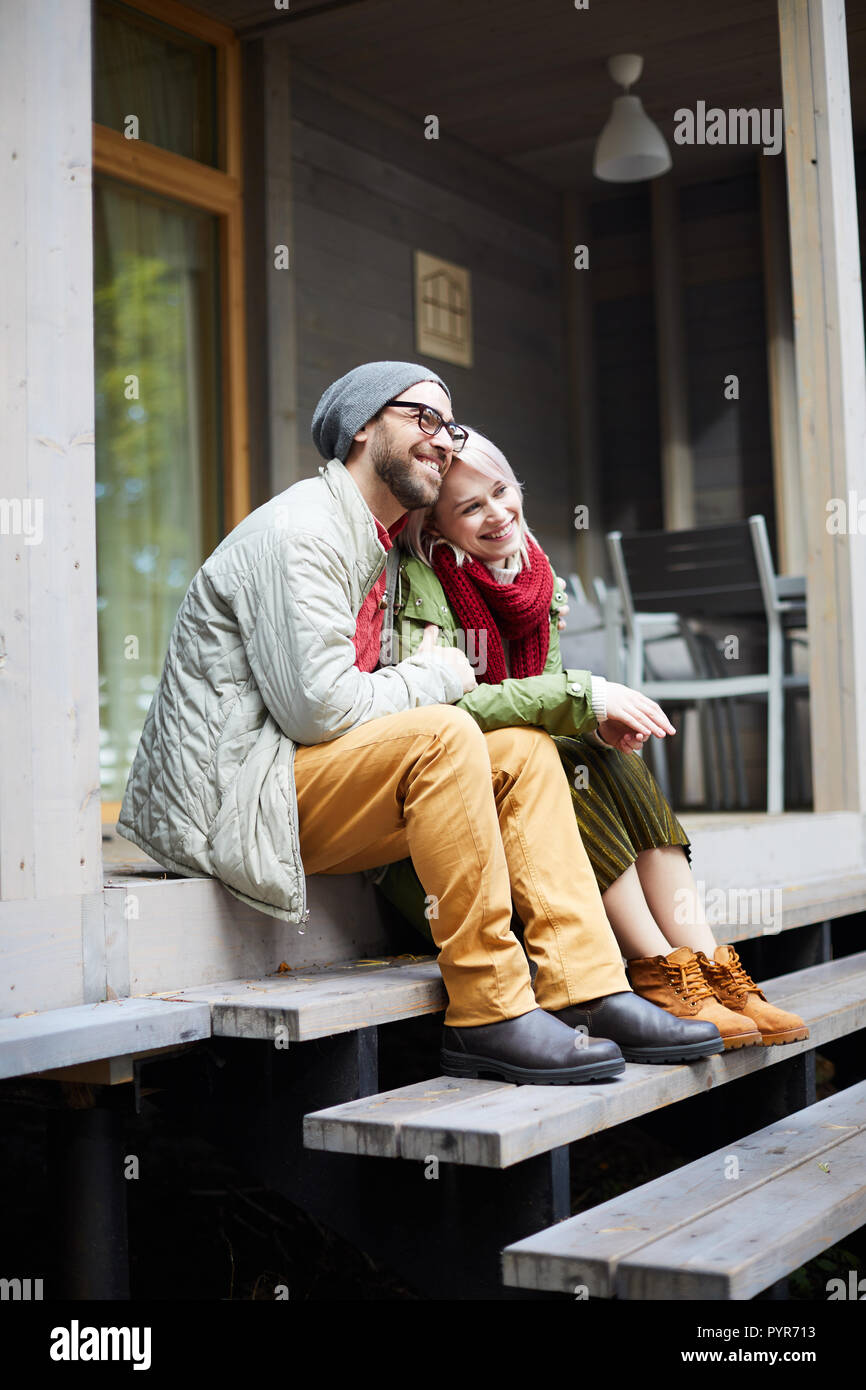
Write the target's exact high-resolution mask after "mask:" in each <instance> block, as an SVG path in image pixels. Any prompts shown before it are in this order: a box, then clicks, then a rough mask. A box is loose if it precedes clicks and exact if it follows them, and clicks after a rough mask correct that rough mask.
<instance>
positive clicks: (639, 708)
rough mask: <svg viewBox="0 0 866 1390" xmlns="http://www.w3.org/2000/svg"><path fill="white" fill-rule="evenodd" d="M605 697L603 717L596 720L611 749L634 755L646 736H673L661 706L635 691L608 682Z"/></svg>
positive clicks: (669, 722) (600, 734)
mask: <svg viewBox="0 0 866 1390" xmlns="http://www.w3.org/2000/svg"><path fill="white" fill-rule="evenodd" d="M605 694H606V696H607V718H606V719H602V720H600V721H599V725H598V733H599V736H600V737H601V738H602V739H604V741H605V743H609V744H610V745H611V746H612V747H613V748H619V749H620V750H621V751H622V752H623V753H634V752H635V751H636V750H637V749H638V748H640V747H641V746H642V745H643V744H644V743H645V742H646V740H647V739H648V738H649V736H650V734H655V736H656V738H665V737H666V736H667V735H668V734H675V733H676V729H675V728H674V726H673V724H672V723H671V721H670V720H669V719H668V717H667V715H666V714H665V712H664V710H663V709H662V707H661V705H657V704H656V702H655V700H651V699H650V698H649V696H648V695H641V693H640V691H639V690H630V689H629V687H628V686H627V685H617V684H616V682H615V681H608V682H607V685H606V688H605Z"/></svg>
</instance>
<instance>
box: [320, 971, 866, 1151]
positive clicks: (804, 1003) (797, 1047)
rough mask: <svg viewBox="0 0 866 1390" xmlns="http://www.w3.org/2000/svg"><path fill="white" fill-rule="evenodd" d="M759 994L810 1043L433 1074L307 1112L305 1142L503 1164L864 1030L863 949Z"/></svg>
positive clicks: (794, 975) (775, 983) (780, 979)
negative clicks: (581, 1081)
mask: <svg viewBox="0 0 866 1390" xmlns="http://www.w3.org/2000/svg"><path fill="white" fill-rule="evenodd" d="M764 990H765V993H766V994H767V995H768V997H769V998H770V999H771V1000H773V1001H774V1002H776V1003H778V1004H780V1005H781V1006H782V1007H783V1008H789V1009H792V1010H793V1011H794V1012H795V1013H798V1014H800V1015H801V1016H802V1017H803V1018H804V1019H805V1021H806V1022H807V1023H808V1024H809V1027H810V1036H809V1038H807V1039H805V1040H804V1041H803V1042H799V1043H789V1044H788V1045H787V1046H785V1047H748V1048H742V1049H740V1050H738V1051H733V1052H729V1053H727V1054H722V1055H720V1056H717V1057H708V1058H706V1059H705V1060H704V1061H701V1062H694V1063H691V1064H689V1065H676V1066H644V1065H637V1064H635V1063H629V1064H628V1065H627V1067H626V1070H625V1072H624V1074H623V1075H622V1076H621V1077H615V1078H614V1079H612V1080H611V1081H607V1082H597V1083H594V1084H589V1085H585V1086H514V1085H512V1084H510V1083H508V1082H504V1081H484V1080H478V1081H471V1080H460V1079H457V1078H455V1077H449V1076H435V1077H433V1078H431V1079H430V1080H429V1081H426V1082H425V1081H422V1082H417V1083H415V1084H414V1085H412V1086H402V1087H399V1088H398V1089H396V1090H393V1091H385V1092H383V1093H381V1094H379V1095H374V1096H367V1097H364V1098H362V1099H360V1100H354V1101H349V1102H348V1103H346V1104H343V1105H336V1106H332V1107H330V1108H329V1109H326V1110H319V1111H315V1112H313V1113H311V1114H309V1115H307V1116H306V1118H305V1120H304V1144H305V1145H306V1147H307V1148H311V1149H325V1150H328V1151H329V1152H332V1153H350V1154H376V1155H379V1156H382V1157H386V1158H406V1159H413V1160H415V1161H423V1160H424V1159H425V1158H426V1157H427V1155H429V1154H437V1155H438V1156H439V1157H440V1158H441V1159H442V1160H443V1161H444V1162H447V1163H459V1164H468V1165H473V1166H478V1167H484V1168H509V1167H511V1165H512V1164H514V1163H520V1162H522V1161H523V1160H524V1159H527V1158H531V1157H533V1156H534V1155H535V1154H540V1153H546V1152H548V1151H549V1150H551V1149H555V1148H558V1147H559V1146H560V1145H562V1144H570V1143H572V1142H574V1141H575V1140H577V1139H582V1138H584V1136H585V1135H587V1134H593V1133H596V1132H597V1131H598V1130H601V1129H608V1128H610V1127H611V1126H613V1125H618V1124H622V1123H623V1122H624V1121H625V1120H633V1119H635V1118H636V1117H637V1116H639V1115H645V1114H647V1113H648V1112H650V1111H652V1110H657V1109H659V1108H660V1107H661V1106H664V1105H670V1104H672V1103H673V1102H675V1101H678V1100H684V1099H686V1098H687V1097H688V1096H694V1095H698V1094H700V1093H702V1092H703V1091H706V1090H707V1089H708V1088H710V1087H712V1086H722V1085H725V1084H726V1083H727V1082H729V1081H733V1080H735V1079H737V1078H738V1077H741V1076H747V1075H749V1074H750V1073H752V1072H756V1071H761V1070H763V1069H764V1068H767V1067H772V1066H774V1065H776V1064H777V1063H778V1062H783V1061H786V1060H787V1059H788V1058H789V1057H793V1056H796V1055H797V1054H798V1053H800V1052H806V1051H808V1050H810V1049H812V1048H815V1047H819V1046H821V1044H822V1043H826V1042H829V1041H831V1040H832V1039H834V1038H839V1037H844V1036H845V1035H846V1034H848V1033H852V1032H855V1031H856V1030H857V1029H858V1028H863V1027H866V952H860V953H859V954H857V955H855V956H844V957H842V958H841V959H840V960H835V961H830V962H829V963H828V964H826V965H815V966H811V967H810V968H809V969H807V970H799V971H796V972H794V973H792V974H789V975H783V976H780V977H778V978H777V979H775V980H768V981H765V982H764Z"/></svg>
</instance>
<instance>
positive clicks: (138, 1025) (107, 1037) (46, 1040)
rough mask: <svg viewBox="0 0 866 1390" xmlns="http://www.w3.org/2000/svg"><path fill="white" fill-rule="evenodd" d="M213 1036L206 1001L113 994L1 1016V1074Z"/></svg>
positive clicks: (74, 1063) (26, 1072) (68, 1064)
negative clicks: (101, 999) (104, 998)
mask: <svg viewBox="0 0 866 1390" xmlns="http://www.w3.org/2000/svg"><path fill="white" fill-rule="evenodd" d="M210 1035H211V1022H210V1010H209V1009H208V1007H207V1005H206V1004H199V1003H189V1004H178V1003H169V1002H166V1001H163V1000H161V999H112V1000H109V1001H108V1002H106V1003H102V1004H76V1005H74V1006H73V1007H72V1008H69V1009H49V1010H46V1012H45V1013H33V1014H27V1015H24V1016H23V1017H19V1018H4V1019H0V1077H10V1076H28V1075H31V1074H32V1073H33V1072H42V1071H48V1070H51V1069H54V1068H56V1067H71V1066H77V1065H79V1064H80V1063H83V1062H95V1061H100V1060H102V1059H103V1058H107V1057H122V1056H128V1055H130V1054H132V1053H138V1052H147V1051H150V1050H151V1049H152V1048H159V1047H171V1046H174V1045H175V1044H181V1043H189V1042H197V1041H199V1040H200V1039H201V1038H209V1037H210Z"/></svg>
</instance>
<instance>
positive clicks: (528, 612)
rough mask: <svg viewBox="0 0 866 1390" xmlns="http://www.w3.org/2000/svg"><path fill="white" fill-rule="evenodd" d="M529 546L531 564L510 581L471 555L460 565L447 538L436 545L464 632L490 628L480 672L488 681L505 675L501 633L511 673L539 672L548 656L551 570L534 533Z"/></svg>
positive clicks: (437, 564)
mask: <svg viewBox="0 0 866 1390" xmlns="http://www.w3.org/2000/svg"><path fill="white" fill-rule="evenodd" d="M526 545H527V548H528V550H529V560H530V565H529V568H528V569H526V568H524V569H522V570H520V572H519V573H518V574H517V575H516V576H515V578H514V579H513V580H511V582H510V583H509V584H500V583H498V581H497V580H495V579H494V578H493V575H492V574H491V573H490V571H489V570H488V569H487V567H486V565H483V564H482V563H481V562H480V561H479V560H473V559H472V558H471V556H469V555H467V556H466V559H465V560H464V561H463V564H462V565H458V563H457V561H456V559H455V557H454V551H453V550H452V549H451V547H450V545H448V544H447V543H446V542H441V543H439V544H438V545H434V546H433V549H432V552H431V555H430V563H431V565H432V566H433V569H434V570H435V572H436V575H437V576H438V578H439V581H440V583H441V585H442V588H443V589H444V590H445V597H446V598H447V599H448V602H449V603H450V604H451V607H452V608H453V610H454V612H455V613H456V615H457V620H458V622H459V624H460V626H461V628H462V629H463V631H464V632H465V633H467V634H468V633H470V632H474V633H478V632H480V631H481V630H482V629H484V630H486V632H487V669H486V671H481V670H478V671H476V678H477V680H479V681H483V682H484V683H485V684H487V685H498V684H499V682H500V681H504V680H505V679H506V678H507V675H508V672H507V670H506V667H505V652H504V650H503V646H502V638H503V637H506V638H507V639H508V642H509V649H508V650H509V655H510V658H511V675H512V676H514V677H520V676H540V675H541V673H542V671H543V670H544V663H545V661H546V660H547V651H548V647H549V645H550V600H551V598H552V596H553V571H552V569H551V568H550V562H549V560H548V558H547V556H546V555H545V553H544V551H543V550H542V549H541V547H540V546H538V545H536V544H535V542H534V541H533V540H532V538H531V536H527V537H526ZM477 642H478V639H477V638H476V643H477ZM477 649H478V648H477ZM482 664H483V663H482Z"/></svg>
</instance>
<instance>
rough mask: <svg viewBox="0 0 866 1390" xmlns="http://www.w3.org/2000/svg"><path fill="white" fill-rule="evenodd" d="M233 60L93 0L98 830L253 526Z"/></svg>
mask: <svg viewBox="0 0 866 1390" xmlns="http://www.w3.org/2000/svg"><path fill="white" fill-rule="evenodd" d="M239 108H240V92H239V48H238V44H237V41H236V39H235V38H234V36H233V35H232V33H231V31H230V30H228V29H226V28H224V26H222V25H220V24H216V23H214V22H212V21H210V20H208V19H207V18H205V17H204V16H202V15H199V14H196V13H195V12H194V11H191V10H187V9H185V8H184V7H182V6H180V5H175V4H173V3H170V2H169V0H140V3H139V4H137V5H135V6H134V7H132V6H129V5H125V4H120V3H118V0H95V4H94V12H93V111H94V128H93V146H94V149H93V165H94V175H93V235H94V248H93V253H94V254H93V268H94V276H93V278H94V346H95V361H96V528H97V536H96V539H97V609H98V625H99V668H100V669H99V681H100V740H101V752H100V760H101V782H102V797H103V819H104V820H114V819H116V817H117V812H118V810H119V805H120V799H121V797H122V795H123V790H124V787H125V785H126V778H127V775H128V771H129V766H130V763H131V761H132V758H133V756H134V754H135V749H136V746H137V743H138V738H139V735H140V732H141V727H142V724H143V723H144V717H145V714H146V713H147V709H148V706H149V704H150V700H151V697H152V695H153V691H154V689H155V688H156V684H157V681H158V679H159V675H160V672H161V670H162V665H163V661H164V659H165V653H166V649H167V646H168V638H169V634H170V631H171V627H172V624H173V622H174V619H175V616H176V614H177V610H178V608H179V606H180V603H181V601H182V599H183V596H184V594H185V592H186V589H187V587H188V585H189V582H190V580H191V579H192V577H193V575H194V574H195V571H196V570H197V569H198V567H199V565H200V564H201V563H202V561H203V560H204V559H205V558H206V557H207V555H208V554H209V553H210V552H211V551H212V550H213V549H214V547H215V546H216V545H217V544H218V542H219V540H220V539H221V537H222V536H223V535H225V534H226V533H227V532H228V531H229V530H231V529H232V528H233V527H234V526H235V525H237V523H238V522H239V521H240V520H241V518H242V517H243V516H245V515H246V513H247V511H248V510H249V471H248V457H247V453H248V451H247V425H246V391H245V377H244V373H245V365H246V348H245V335H244V323H243V284H242V279H241V265H242V258H243V247H242V205H241V181H240V168H239V154H240V129H239Z"/></svg>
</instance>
